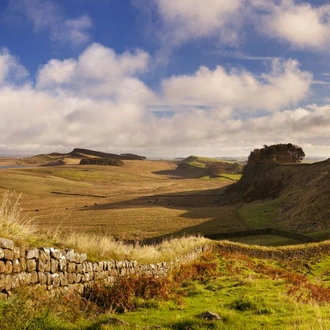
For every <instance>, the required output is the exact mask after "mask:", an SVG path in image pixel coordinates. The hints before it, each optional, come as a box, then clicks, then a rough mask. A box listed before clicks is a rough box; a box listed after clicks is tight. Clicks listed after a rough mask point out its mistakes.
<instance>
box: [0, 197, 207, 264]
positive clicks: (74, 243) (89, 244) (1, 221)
mask: <svg viewBox="0 0 330 330" xmlns="http://www.w3.org/2000/svg"><path fill="white" fill-rule="evenodd" d="M21 204H22V194H18V193H16V192H9V191H5V192H4V194H3V199H2V204H1V206H0V237H3V238H8V239H11V240H13V241H14V242H16V243H17V244H24V245H34V246H47V245H51V246H58V247H68V248H74V249H75V250H77V252H80V253H86V254H87V256H88V259H90V260H112V259H116V260H123V259H125V260H137V261H139V262H150V263H151V262H157V261H170V260H174V259H175V258H176V257H177V256H178V255H182V254H185V253H188V252H190V251H191V250H192V249H193V248H194V247H196V246H201V245H204V244H205V243H206V242H207V241H208V240H207V239H205V238H203V237H195V236H190V237H183V238H174V239H171V240H165V241H163V242H162V243H161V244H158V245H152V246H149V245H148V246H147V245H142V244H139V243H134V244H125V243H124V242H120V241H117V240H115V239H114V238H113V237H112V236H110V235H98V234H91V233H76V232H71V233H65V232H61V230H60V228H58V229H57V230H49V231H48V232H47V231H45V230H43V232H44V234H40V233H38V232H37V227H35V226H34V224H33V219H32V218H28V217H22V216H21V211H22V207H21Z"/></svg>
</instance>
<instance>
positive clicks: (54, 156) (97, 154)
mask: <svg viewBox="0 0 330 330" xmlns="http://www.w3.org/2000/svg"><path fill="white" fill-rule="evenodd" d="M91 158H92V159H95V158H100V159H106V158H108V159H115V160H144V159H146V157H144V156H139V155H134V154H127V153H126V154H120V155H117V154H112V153H106V152H101V151H95V150H89V149H82V148H75V149H73V150H72V151H71V152H69V153H58V152H52V153H50V154H40V155H36V156H32V157H26V158H22V159H20V160H19V164H20V165H44V166H59V165H74V164H79V163H80V161H81V160H82V159H91Z"/></svg>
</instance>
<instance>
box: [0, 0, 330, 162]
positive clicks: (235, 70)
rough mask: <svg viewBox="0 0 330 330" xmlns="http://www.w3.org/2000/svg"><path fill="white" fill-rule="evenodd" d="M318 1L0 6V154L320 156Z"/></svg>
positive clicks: (20, 1)
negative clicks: (284, 147) (259, 152)
mask: <svg viewBox="0 0 330 330" xmlns="http://www.w3.org/2000/svg"><path fill="white" fill-rule="evenodd" d="M329 32H330V2H329V1H320V0H314V1H298V0H203V1H201V0H97V1H93V0H0V116H1V117H0V154H1V155H11V154H15V155H18V154H26V155H33V154H39V153H50V152H55V151H57V152H70V151H71V150H72V149H73V148H87V149H93V150H99V151H104V152H110V153H128V152H129V153H136V154H139V155H144V156H147V157H150V158H152V157H156V158H162V157H164V158H165V157H186V156H189V155H198V156H207V157H233V156H243V157H247V156H248V155H249V153H250V152H251V151H252V150H253V149H255V148H262V147H263V146H264V145H271V144H277V143H293V144H296V145H298V146H300V147H302V148H303V150H304V151H305V153H306V156H308V157H324V158H328V157H330V61H329V58H330V33H329Z"/></svg>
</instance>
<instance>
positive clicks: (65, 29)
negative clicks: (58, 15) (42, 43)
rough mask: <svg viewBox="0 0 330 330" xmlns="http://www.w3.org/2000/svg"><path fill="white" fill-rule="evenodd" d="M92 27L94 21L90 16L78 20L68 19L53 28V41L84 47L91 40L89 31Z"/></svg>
mask: <svg viewBox="0 0 330 330" xmlns="http://www.w3.org/2000/svg"><path fill="white" fill-rule="evenodd" d="M91 26H92V20H91V18H90V17H89V16H88V15H86V14H85V15H83V16H80V17H78V18H76V19H67V20H64V21H63V22H60V23H58V24H57V26H55V27H52V28H51V40H52V41H54V42H59V43H72V44H73V45H77V46H79V45H84V44H86V43H87V42H88V41H89V40H90V36H89V33H88V29H89V28H90V27H91Z"/></svg>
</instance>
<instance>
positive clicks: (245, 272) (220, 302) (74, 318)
mask: <svg viewBox="0 0 330 330" xmlns="http://www.w3.org/2000/svg"><path fill="white" fill-rule="evenodd" d="M328 259H329V257H328V256H324V257H320V256H318V258H314V259H313V260H301V259H300V260H283V261H280V260H271V259H257V258H251V257H247V256H246V255H244V254H230V253H220V254H218V255H215V254H209V255H205V256H203V257H202V258H201V260H199V261H196V262H195V263H193V264H192V265H186V266H185V267H183V268H182V269H181V270H177V271H175V272H174V273H173V274H172V277H171V278H170V282H169V281H158V280H157V279H151V278H145V279H143V280H142V279H141V281H148V283H149V285H150V290H149V291H148V290H147V291H145V290H144V289H143V287H144V286H143V285H142V286H141V282H139V281H136V280H135V279H132V280H131V282H129V281H126V280H123V282H122V284H121V285H123V287H124V286H128V287H130V288H131V289H130V290H129V292H127V294H126V295H125V294H124V295H122V292H125V291H123V290H121V288H120V287H118V288H114V290H113V292H110V291H108V290H110V289H107V288H106V287H105V288H102V287H100V288H99V289H98V291H96V293H97V294H96V295H94V296H93V297H90V298H88V299H87V300H85V298H83V299H81V298H80V297H79V296H74V295H69V294H68V295H65V296H62V297H61V296H59V297H50V296H47V295H45V294H44V293H42V292H41V291H38V292H32V291H29V290H21V292H20V294H19V295H18V296H13V297H11V298H9V299H8V300H6V301H0V311H1V312H0V322H1V324H2V325H3V326H2V329H10V330H16V329H62V330H64V329H86V330H87V329H103V330H107V329H130V328H136V327H150V328H153V327H155V328H158V329H229V330H234V329H235V330H236V329H238V330H240V329H256V330H258V329H270V330H275V329H279V330H290V329H292V330H293V329H302V330H305V329H306V330H307V329H312V330H313V329H315V330H316V329H329V327H330V309H329V307H330V306H329V301H330V297H329V289H326V288H327V287H328V286H329V279H328V278H324V279H323V282H320V281H319V279H318V277H319V276H320V274H321V273H322V272H323V269H324V267H325V265H329V260H328ZM306 263H309V265H308V267H307V266H305V264H306ZM208 265H209V266H208ZM212 265H215V266H216V268H214V266H212ZM326 267H327V266H326ZM318 269H319V270H320V271H319V272H318V271H317V270H318ZM320 272H321V273H320ZM306 275H307V277H306ZM146 283H147V282H146ZM171 283H172V284H171ZM169 284H171V286H170V287H169V286H168V285H169ZM133 287H134V288H136V289H135V290H138V291H134V290H133ZM153 288H158V289H157V290H159V294H156V295H153V293H152V292H153ZM315 289H317V290H315ZM141 290H142V291H141ZM116 292H118V294H117V293H116ZM112 294H117V295H119V296H121V298H120V299H123V300H118V298H119V297H118V296H117V297H116V303H115V302H114V301H113V300H112V299H110V297H111V295H112ZM150 294H151V295H153V296H151V295H150ZM102 297H108V300H107V301H105V300H102V299H103V298H102ZM324 298H325V299H326V301H324ZM113 303H115V305H113ZM111 306H125V308H128V310H127V311H126V312H125V313H118V314H112V313H109V310H111V308H112V307H111ZM107 309H108V311H106V310H107ZM206 311H212V312H215V313H217V314H219V315H220V317H221V320H216V321H207V320H203V319H201V318H200V317H199V316H200V315H201V314H202V313H203V312H206ZM110 319H111V320H117V322H119V321H118V320H121V321H123V322H126V325H116V326H114V325H107V323H108V321H109V320H110ZM6 325H8V326H7V327H6Z"/></svg>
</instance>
